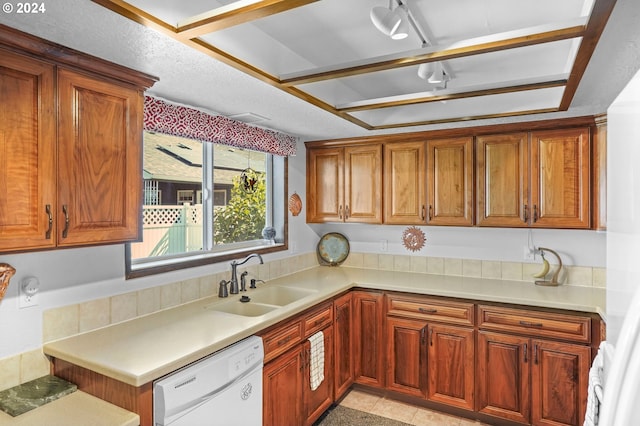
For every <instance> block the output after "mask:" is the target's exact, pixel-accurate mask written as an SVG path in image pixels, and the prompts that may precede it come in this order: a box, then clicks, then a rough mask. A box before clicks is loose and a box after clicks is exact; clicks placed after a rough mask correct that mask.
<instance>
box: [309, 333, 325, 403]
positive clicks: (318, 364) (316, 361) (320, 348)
mask: <svg viewBox="0 0 640 426" xmlns="http://www.w3.org/2000/svg"><path fill="white" fill-rule="evenodd" d="M309 342H310V343H311V349H310V357H309V358H310V360H309V362H310V364H311V365H310V368H309V376H310V379H311V390H312V391H315V390H316V389H318V386H320V384H321V383H322V381H323V380H324V333H323V332H322V331H318V332H317V333H316V334H314V335H313V336H311V337H309Z"/></svg>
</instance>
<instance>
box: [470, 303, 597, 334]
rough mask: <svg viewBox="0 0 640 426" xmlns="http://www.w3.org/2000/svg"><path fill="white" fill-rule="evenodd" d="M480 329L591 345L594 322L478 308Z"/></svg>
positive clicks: (549, 314) (506, 309)
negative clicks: (592, 323)
mask: <svg viewBox="0 0 640 426" xmlns="http://www.w3.org/2000/svg"><path fill="white" fill-rule="evenodd" d="M478 327H480V328H482V329H485V330H499V331H509V332H513V333H520V334H526V335H528V336H540V337H551V338H557V339H563V340H571V341H575V342H581V343H590V342H591V318H589V317H585V316H579V315H565V314H557V313H550V312H537V311H528V310H524V309H522V310H521V309H513V308H501V307H494V306H484V305H479V306H478Z"/></svg>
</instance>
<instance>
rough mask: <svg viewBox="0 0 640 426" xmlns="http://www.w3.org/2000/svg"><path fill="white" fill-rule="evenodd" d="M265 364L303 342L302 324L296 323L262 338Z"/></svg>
mask: <svg viewBox="0 0 640 426" xmlns="http://www.w3.org/2000/svg"><path fill="white" fill-rule="evenodd" d="M262 341H263V344H264V362H265V363H267V362H269V361H270V360H272V359H273V358H275V357H277V356H278V355H280V354H283V353H284V352H286V351H287V350H289V349H290V348H292V347H294V346H295V345H297V344H298V343H300V342H301V341H302V323H301V322H300V321H295V322H293V323H291V324H287V325H285V326H282V327H278V328H276V329H274V330H272V331H270V332H268V333H266V334H264V335H263V336H262Z"/></svg>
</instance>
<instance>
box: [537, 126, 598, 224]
mask: <svg viewBox="0 0 640 426" xmlns="http://www.w3.org/2000/svg"><path fill="white" fill-rule="evenodd" d="M590 152H591V150H590V140H589V129H588V128H577V129H561V130H548V131H539V132H533V133H531V165H532V167H531V204H532V209H533V211H532V213H531V226H534V227H540V228H589V226H590V225H591V220H590V203H591V198H590V193H591V186H590V180H589V179H590V171H591V166H590V165H591V158H590Z"/></svg>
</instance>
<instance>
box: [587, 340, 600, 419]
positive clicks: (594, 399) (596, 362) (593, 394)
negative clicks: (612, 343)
mask: <svg viewBox="0 0 640 426" xmlns="http://www.w3.org/2000/svg"><path fill="white" fill-rule="evenodd" d="M603 344H604V342H602V344H600V349H598V354H597V355H596V357H595V358H594V359H593V364H592V365H591V368H590V369H589V384H588V388H587V412H586V413H585V416H584V423H583V426H598V422H599V416H600V404H602V400H603V399H604V398H603V386H602V384H603V380H602V375H603V369H604V351H603V350H602V347H603Z"/></svg>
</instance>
